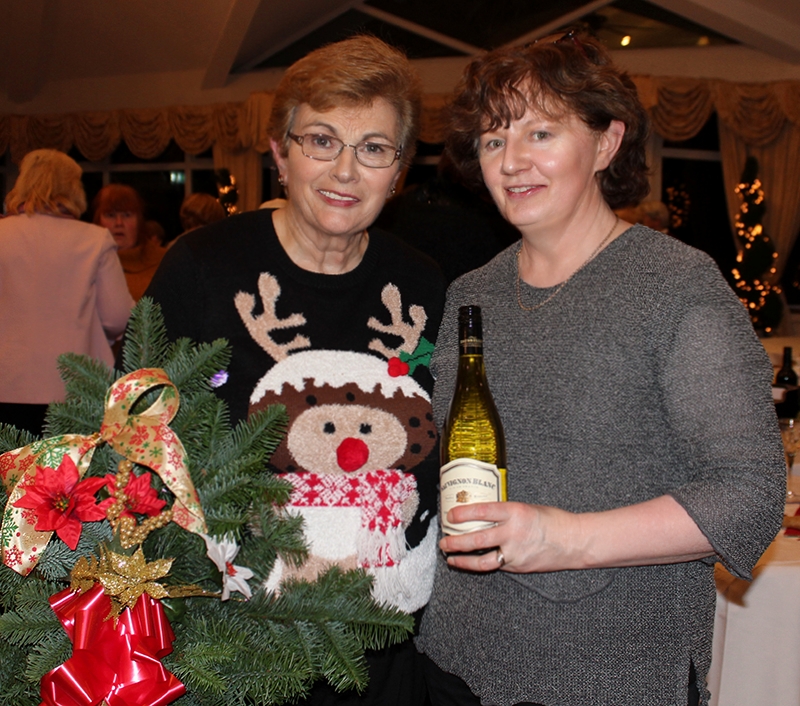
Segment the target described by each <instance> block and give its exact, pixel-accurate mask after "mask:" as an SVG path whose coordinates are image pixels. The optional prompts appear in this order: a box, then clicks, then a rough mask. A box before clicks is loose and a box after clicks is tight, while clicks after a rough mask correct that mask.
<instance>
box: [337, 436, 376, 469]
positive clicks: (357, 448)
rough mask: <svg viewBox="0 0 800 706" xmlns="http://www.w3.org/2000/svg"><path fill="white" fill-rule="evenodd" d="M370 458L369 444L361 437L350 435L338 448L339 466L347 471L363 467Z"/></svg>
mask: <svg viewBox="0 0 800 706" xmlns="http://www.w3.org/2000/svg"><path fill="white" fill-rule="evenodd" d="M368 458H369V446H367V445H366V444H365V443H364V442H363V441H361V439H354V438H353V437H349V438H347V439H345V440H344V441H342V443H341V444H339V448H338V449H336V460H337V461H338V463H339V468H341V469H342V470H343V471H346V472H347V473H352V472H353V471H357V470H358V469H359V468H361V467H362V466H363V465H364V464H365V463H366V462H367V459H368Z"/></svg>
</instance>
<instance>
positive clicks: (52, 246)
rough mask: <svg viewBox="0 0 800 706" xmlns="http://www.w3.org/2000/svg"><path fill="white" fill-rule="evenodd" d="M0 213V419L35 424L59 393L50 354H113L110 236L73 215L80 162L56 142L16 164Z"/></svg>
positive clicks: (116, 271)
mask: <svg viewBox="0 0 800 706" xmlns="http://www.w3.org/2000/svg"><path fill="white" fill-rule="evenodd" d="M5 203H6V210H7V215H8V217H6V218H3V219H2V220H1V221H0V331H2V332H3V335H2V336H0V422H5V423H8V424H13V425H14V426H16V427H18V428H20V429H27V430H29V431H31V432H33V433H36V434H39V433H41V432H42V425H43V421H44V415H45V411H46V409H47V405H48V404H49V403H51V402H58V401H61V400H63V399H64V383H63V382H62V380H61V377H60V376H59V374H58V365H57V359H58V356H59V355H61V354H62V353H66V352H72V353H79V354H84V355H89V356H92V357H93V358H96V359H98V360H100V361H102V362H104V363H106V364H107V365H112V364H113V362H114V359H113V356H112V353H111V346H110V345H109V341H110V340H112V341H113V340H114V339H116V338H117V337H119V336H120V335H121V334H122V332H123V331H124V329H125V325H126V324H127V322H128V317H129V315H130V312H131V309H132V308H133V300H132V299H131V296H130V294H129V293H128V288H127V286H126V283H125V277H124V275H123V273H122V267H121V265H120V262H119V258H118V257H117V252H116V244H115V242H114V239H113V238H112V236H111V235H110V234H109V233H108V231H107V230H106V229H105V228H98V227H97V226H94V225H91V224H89V223H83V222H81V221H80V220H78V218H79V217H80V215H81V214H82V213H83V212H84V211H85V210H86V194H85V193H84V190H83V185H82V184H81V168H80V167H79V166H78V164H77V163H76V162H75V161H74V160H72V159H71V158H70V157H68V156H67V155H65V154H63V153H62V152H58V151H56V150H47V149H43V150H35V151H34V152H30V153H28V154H27V155H25V157H24V158H23V160H22V163H21V164H20V173H19V178H18V179H17V181H16V184H15V185H14V188H13V189H12V190H11V191H10V192H9V194H8V196H7V197H6V202H5Z"/></svg>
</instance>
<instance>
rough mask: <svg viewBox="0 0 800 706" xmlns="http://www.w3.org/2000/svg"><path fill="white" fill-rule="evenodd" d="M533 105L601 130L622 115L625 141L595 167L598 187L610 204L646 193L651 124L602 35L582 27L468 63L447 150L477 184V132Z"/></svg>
mask: <svg viewBox="0 0 800 706" xmlns="http://www.w3.org/2000/svg"><path fill="white" fill-rule="evenodd" d="M529 107H532V108H534V109H535V110H537V111H540V112H541V113H543V114H544V115H546V116H548V117H550V118H558V117H561V116H563V115H564V114H574V115H576V116H577V117H579V118H580V119H581V120H582V121H583V122H584V123H585V124H586V125H587V126H588V127H589V129H591V130H593V131H596V132H603V131H605V130H606V129H607V128H608V127H609V125H610V124H611V121H612V120H619V121H621V122H623V123H624V124H625V134H624V136H623V139H622V144H621V145H620V148H619V150H618V152H617V154H616V155H615V156H614V159H613V160H612V161H611V164H610V165H609V166H608V168H606V169H604V170H603V171H602V172H600V173H599V174H598V175H597V179H598V184H599V186H600V191H601V192H602V194H603V197H604V198H605V200H606V202H607V203H608V205H609V206H610V207H611V208H619V207H622V206H626V205H629V204H633V203H637V202H639V201H640V200H641V199H642V198H644V197H645V196H646V195H647V193H648V191H649V184H648V180H647V175H648V170H647V162H646V159H645V145H646V143H647V139H648V136H649V133H650V125H649V119H648V116H647V112H646V111H645V109H644V107H643V106H642V104H641V101H640V100H639V96H638V94H637V91H636V86H635V85H634V83H633V81H632V80H631V79H630V77H629V76H628V75H627V74H626V73H625V72H623V71H621V70H620V69H618V68H616V67H615V66H614V65H613V64H612V62H611V57H610V56H609V54H608V52H607V51H606V49H605V48H604V47H603V46H602V45H601V44H600V43H599V42H598V41H597V40H595V39H592V38H588V37H586V38H584V37H583V36H579V35H578V32H577V31H571V32H568V33H567V34H562V35H558V37H557V38H554V37H547V38H544V39H542V40H539V41H537V42H534V43H532V44H527V45H525V46H518V47H504V48H501V49H496V50H494V51H492V52H489V53H488V54H486V55H484V56H481V57H479V58H477V59H474V60H473V61H472V62H471V63H470V64H469V65H468V66H467V68H466V69H465V71H464V75H463V76H462V78H461V81H460V82H459V84H458V86H457V87H456V92H455V98H454V99H453V101H452V102H451V103H450V104H449V106H448V117H449V125H450V129H449V134H448V136H447V140H446V149H447V152H448V154H449V155H450V157H451V158H452V160H453V161H454V162H455V164H456V165H457V166H458V168H459V170H460V171H461V173H462V174H463V175H464V177H465V179H467V180H468V181H470V182H471V183H473V184H476V185H477V184H479V183H482V181H483V180H482V177H481V171H480V164H479V161H478V140H479V138H480V136H481V135H482V134H483V133H485V132H487V131H489V130H496V129H497V128H499V127H508V126H509V125H510V124H511V122H512V121H513V120H519V119H520V118H522V116H523V115H524V114H525V111H526V110H527V109H528V108H529Z"/></svg>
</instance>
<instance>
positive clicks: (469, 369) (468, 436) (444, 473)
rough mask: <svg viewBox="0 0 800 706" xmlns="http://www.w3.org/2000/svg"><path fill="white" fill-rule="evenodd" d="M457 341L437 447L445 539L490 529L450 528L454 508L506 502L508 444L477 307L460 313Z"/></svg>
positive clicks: (473, 524) (486, 524)
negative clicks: (450, 394) (488, 369)
mask: <svg viewBox="0 0 800 706" xmlns="http://www.w3.org/2000/svg"><path fill="white" fill-rule="evenodd" d="M458 340H459V358H458V372H457V374H456V389H455V392H454V394H453V399H452V401H451V403H450V410H449V412H448V414H447V418H446V420H445V424H444V431H443V433H442V442H441V462H442V467H441V471H440V474H439V488H440V498H441V518H442V531H443V532H444V533H445V534H463V533H465V532H472V531H474V530H478V529H483V528H485V527H490V526H491V525H492V523H490V522H484V521H480V520H476V521H470V522H461V523H449V522H448V521H447V513H448V511H449V510H450V509H451V508H453V507H454V506H456V505H459V504H463V503H479V502H498V501H505V500H506V499H507V494H506V442H505V436H504V435H503V425H502V423H501V422H500V415H499V414H498V413H497V407H496V406H495V404H494V400H493V399H492V394H491V392H490V391H489V383H488V382H487V380H486V368H485V367H484V363H483V326H482V321H481V310H480V307H478V306H462V307H461V308H460V309H459V311H458Z"/></svg>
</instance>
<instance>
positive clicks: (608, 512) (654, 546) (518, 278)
mask: <svg viewBox="0 0 800 706" xmlns="http://www.w3.org/2000/svg"><path fill="white" fill-rule="evenodd" d="M450 117H451V135H450V137H449V140H448V150H449V151H450V154H451V155H452V156H453V158H454V160H455V161H456V162H457V163H458V164H459V166H460V167H461V169H462V171H463V172H464V173H465V174H467V175H470V176H472V177H473V178H476V179H479V178H482V180H483V182H484V183H485V185H486V186H487V187H488V189H489V191H490V192H491V194H492V196H493V198H494V200H495V202H496V203H497V206H498V208H499V210H500V212H501V213H502V214H503V215H504V217H505V218H506V219H507V220H508V221H509V222H510V223H511V224H512V225H514V226H516V227H517V228H518V229H519V230H520V232H521V234H522V240H521V242H520V243H519V244H515V245H512V246H511V247H509V248H508V249H507V250H505V251H504V252H502V253H500V254H499V255H498V256H497V257H496V258H495V259H494V260H492V261H491V262H490V263H488V264H487V265H485V266H484V267H482V268H480V269H478V270H476V271H474V272H471V273H468V274H466V275H464V276H462V277H461V278H460V279H458V280H456V281H455V282H454V283H453V284H452V285H451V287H450V289H449V290H448V298H447V305H446V307H445V316H444V320H443V323H442V328H441V334H440V336H439V340H438V343H437V349H436V353H435V354H434V359H433V367H434V372H435V373H436V376H437V378H436V389H435V391H434V400H433V402H434V413H435V417H436V418H437V420H438V421H439V422H441V420H442V419H443V417H444V415H445V412H446V410H447V406H448V403H449V400H450V397H451V396H452V393H453V388H454V381H455V373H456V367H457V361H458V339H457V335H456V334H457V330H458V327H457V316H458V310H459V307H461V306H465V305H478V306H480V307H481V309H482V314H483V338H484V358H485V364H486V370H487V374H488V378H489V385H490V386H491V389H492V393H493V395H494V399H495V401H496V403H497V407H498V411H499V414H500V417H501V419H502V422H503V426H504V428H505V434H506V445H507V461H508V500H509V501H508V502H495V503H482V504H474V505H462V506H459V507H456V508H454V509H451V510H450V511H449V513H448V520H449V522H450V523H462V522H467V521H471V520H481V521H484V522H487V523H488V528H487V529H482V530H480V531H476V532H471V533H468V534H461V535H453V536H447V537H445V538H444V539H442V541H441V543H440V546H441V549H442V551H443V555H445V556H446V557H447V558H446V560H445V559H444V558H442V560H441V561H440V562H439V566H438V567H437V573H436V579H435V583H434V593H433V597H432V598H431V601H430V603H429V605H428V607H427V608H426V611H425V615H424V617H423V621H422V626H421V628H420V637H419V638H418V641H417V645H418V647H419V648H420V649H422V650H423V651H424V652H425V654H426V655H427V656H428V657H429V658H430V660H429V661H427V662H426V663H425V669H426V671H427V672H428V674H429V677H430V679H429V686H430V689H431V701H432V702H433V704H434V706H444V705H447V706H470V705H472V704H475V705H477V704H479V703H482V704H497V705H500V706H507V705H509V704H544V705H545V706H589V705H590V704H592V705H595V704H613V705H614V706H641V705H642V704H648V705H650V706H652V705H656V704H658V705H661V706H678V705H680V706H684V705H685V704H687V703H690V704H691V703H693V704H697V703H701V704H707V703H708V698H709V694H708V690H707V688H706V674H707V672H708V668H709V664H710V661H711V635H712V629H713V623H714V598H715V591H714V567H713V565H714V562H715V561H721V562H723V563H724V564H725V565H726V566H727V567H728V569H729V570H730V571H732V572H733V573H735V574H737V575H738V576H742V577H749V576H750V575H751V571H752V569H753V566H754V565H755V562H756V560H757V559H758V557H759V556H760V554H761V553H762V552H763V551H764V549H765V548H766V547H767V545H768V544H769V543H770V541H771V540H772V538H773V537H774V535H775V533H776V532H777V530H778V528H779V526H780V518H781V514H782V506H783V491H784V487H783V484H784V477H783V476H784V472H785V471H784V462H783V458H782V450H781V442H780V436H779V434H778V429H777V424H776V419H775V411H774V409H773V404H772V399H771V391H770V384H771V378H772V368H771V365H770V363H769V360H768V359H767V356H766V353H765V352H764V349H763V348H762V346H761V344H760V343H759V342H758V340H757V338H756V336H755V333H754V332H753V329H752V326H751V325H750V321H749V319H748V316H747V313H746V311H745V310H744V308H743V307H742V305H741V304H740V303H739V301H738V300H737V298H736V296H735V294H734V293H733V292H732V291H731V289H730V287H729V286H728V285H727V283H726V282H725V280H724V279H723V277H722V276H721V274H720V272H719V270H718V269H717V267H716V265H715V264H714V263H713V262H712V261H711V260H710V258H708V257H707V256H706V255H704V254H703V253H701V252H698V251H696V250H694V249H692V248H689V247H687V246H685V245H683V244H682V243H680V242H678V241H677V240H674V239H672V238H670V237H669V236H666V235H664V234H662V233H658V232H656V231H653V230H650V229H649V228H645V227H643V226H631V224H629V223H625V222H623V221H621V220H620V219H619V218H617V217H616V216H615V215H614V212H613V211H612V209H613V208H618V207H621V206H624V205H626V204H627V203H631V202H635V201H637V200H639V199H641V197H642V196H643V195H644V194H645V193H646V191H647V181H646V177H647V171H646V165H645V159H644V146H645V141H646V138H647V116H646V113H645V112H644V109H643V108H642V106H641V103H640V102H639V99H638V97H637V93H636V88H635V86H634V85H633V83H632V82H631V80H630V79H629V78H628V77H627V76H626V75H625V74H623V73H622V72H620V71H619V70H617V69H616V68H614V66H613V65H612V64H611V62H610V58H609V56H608V54H607V52H606V51H605V50H604V49H603V48H602V47H601V46H600V45H599V44H598V43H597V42H596V41H594V40H590V39H586V40H581V39H580V38H579V37H578V36H576V35H575V34H572V33H570V34H567V35H564V36H563V37H559V38H557V39H556V40H555V41H553V39H552V38H550V39H548V40H543V41H540V42H538V43H536V44H533V45H529V46H527V47H514V48H507V49H501V50H497V51H495V52H491V53H489V54H487V55H485V56H482V57H480V58H477V59H475V60H474V61H473V62H472V63H471V64H470V65H469V67H468V68H467V70H466V72H465V75H464V77H463V79H462V82H461V84H460V85H459V88H458V89H457V92H456V97H455V100H454V102H453V104H452V110H451V115H450Z"/></svg>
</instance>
